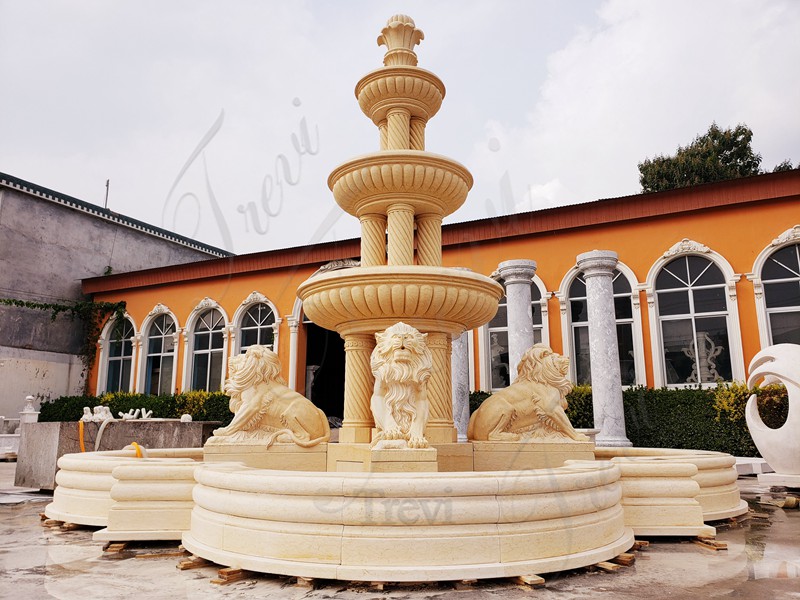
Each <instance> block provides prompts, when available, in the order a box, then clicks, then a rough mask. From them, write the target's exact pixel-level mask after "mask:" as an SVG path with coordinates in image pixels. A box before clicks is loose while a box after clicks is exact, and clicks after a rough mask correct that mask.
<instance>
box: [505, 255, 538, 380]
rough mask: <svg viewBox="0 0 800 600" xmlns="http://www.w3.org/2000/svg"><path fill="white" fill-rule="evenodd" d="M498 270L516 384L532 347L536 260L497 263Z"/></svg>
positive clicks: (509, 352)
mask: <svg viewBox="0 0 800 600" xmlns="http://www.w3.org/2000/svg"><path fill="white" fill-rule="evenodd" d="M497 272H498V274H499V275H500V277H501V278H502V279H503V287H505V290H506V298H507V299H508V302H507V311H508V371H509V373H510V375H511V383H514V380H515V379H516V378H517V365H518V364H519V361H520V359H521V358H522V355H523V354H524V353H525V351H526V350H528V348H530V347H531V346H533V318H532V313H531V281H532V280H533V276H534V275H536V261H535V260H524V259H519V260H506V261H504V262H501V263H500V264H499V265H498V266H497Z"/></svg>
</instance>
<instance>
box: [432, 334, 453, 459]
mask: <svg viewBox="0 0 800 600" xmlns="http://www.w3.org/2000/svg"><path fill="white" fill-rule="evenodd" d="M428 348H430V351H431V354H432V355H433V373H432V374H431V378H430V379H429V380H428V401H429V403H430V415H429V416H428V426H427V427H426V428H425V437H427V438H428V441H429V442H430V443H432V444H437V443H440V444H441V443H451V442H455V441H456V440H457V436H458V432H457V431H456V429H455V427H453V382H452V379H451V376H450V373H451V365H450V354H451V351H452V342H451V340H450V334H447V333H438V332H430V333H428Z"/></svg>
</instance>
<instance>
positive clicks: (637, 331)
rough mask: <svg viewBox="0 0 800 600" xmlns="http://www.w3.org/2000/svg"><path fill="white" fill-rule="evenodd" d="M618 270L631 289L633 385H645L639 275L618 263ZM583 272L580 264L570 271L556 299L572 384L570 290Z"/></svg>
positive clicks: (574, 373) (573, 377)
mask: <svg viewBox="0 0 800 600" xmlns="http://www.w3.org/2000/svg"><path fill="white" fill-rule="evenodd" d="M616 269H617V270H618V271H619V272H620V274H621V276H622V277H624V278H625V279H626V280H627V281H628V285H630V287H631V307H632V311H631V315H632V330H633V366H634V369H635V371H636V376H635V380H634V385H646V384H647V373H646V371H645V364H644V333H643V329H642V312H641V303H640V301H639V289H640V288H641V286H640V285H639V283H638V281H637V279H636V274H635V273H634V272H633V270H632V269H631V268H630V267H628V265H626V264H625V263H623V262H621V261H620V262H618V263H617V266H616ZM580 273H581V272H580V270H579V269H578V266H577V265H575V266H573V267H572V268H571V269H570V270H569V271H567V273H566V274H565V275H564V278H563V279H562V280H561V283H560V285H559V286H558V291H557V292H556V294H555V296H556V298H558V306H559V310H560V312H561V347H562V348H563V349H564V356H567V357H569V359H570V361H569V376H570V380H571V381H576V380H577V371H576V367H575V360H574V357H575V349H574V347H573V336H572V317H571V314H570V310H569V300H570V298H569V288H570V286H571V285H572V283H573V282H574V281H575V278H576V277H577V276H578V275H580Z"/></svg>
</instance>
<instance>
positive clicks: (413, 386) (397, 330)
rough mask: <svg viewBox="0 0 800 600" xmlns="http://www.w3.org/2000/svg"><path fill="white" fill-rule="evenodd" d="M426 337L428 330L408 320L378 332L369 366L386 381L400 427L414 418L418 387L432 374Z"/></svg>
mask: <svg viewBox="0 0 800 600" xmlns="http://www.w3.org/2000/svg"><path fill="white" fill-rule="evenodd" d="M427 339H428V334H427V333H420V332H419V331H417V330H416V329H414V328H413V327H411V326H410V325H406V324H405V323H397V324H396V325H392V326H391V327H389V328H387V329H386V330H385V331H383V332H378V333H376V334H375V342H376V344H375V349H374V350H373V351H372V356H371V357H370V367H371V368H372V374H373V375H374V376H375V377H376V378H377V379H380V380H381V381H382V382H383V384H384V387H385V394H384V398H385V400H386V404H387V406H388V407H389V409H390V410H391V412H392V414H393V415H394V417H395V420H396V421H397V423H398V425H400V427H401V428H403V427H404V426H406V425H407V424H409V423H410V422H411V420H412V419H413V418H414V414H415V410H414V404H413V398H414V397H415V395H416V393H417V391H416V390H417V389H418V386H419V385H420V384H424V383H426V382H427V381H428V379H430V376H431V371H432V369H433V356H432V355H431V351H430V350H429V349H428V345H427V343H426V341H427Z"/></svg>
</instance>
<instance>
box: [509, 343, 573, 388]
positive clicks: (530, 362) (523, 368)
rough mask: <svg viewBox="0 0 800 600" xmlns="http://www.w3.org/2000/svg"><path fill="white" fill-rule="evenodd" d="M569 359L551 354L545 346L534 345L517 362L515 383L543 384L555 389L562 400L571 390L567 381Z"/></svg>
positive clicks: (570, 385) (570, 384)
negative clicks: (559, 393)
mask: <svg viewBox="0 0 800 600" xmlns="http://www.w3.org/2000/svg"><path fill="white" fill-rule="evenodd" d="M568 373H569V358H567V357H566V356H561V355H560V354H557V353H555V352H553V351H552V350H551V349H550V348H549V347H548V346H546V345H545V344H535V345H533V346H532V347H531V348H529V349H528V350H527V351H526V352H525V354H523V355H522V358H521V359H520V361H519V366H518V367H517V381H530V382H533V383H543V384H545V385H547V386H551V387H555V388H557V389H558V390H559V391H560V392H561V397H562V398H563V397H564V396H566V395H567V394H569V392H570V391H571V390H572V383H571V382H570V380H569V379H567V374H568Z"/></svg>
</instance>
